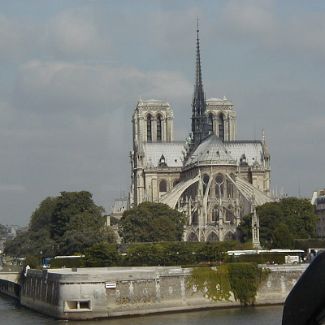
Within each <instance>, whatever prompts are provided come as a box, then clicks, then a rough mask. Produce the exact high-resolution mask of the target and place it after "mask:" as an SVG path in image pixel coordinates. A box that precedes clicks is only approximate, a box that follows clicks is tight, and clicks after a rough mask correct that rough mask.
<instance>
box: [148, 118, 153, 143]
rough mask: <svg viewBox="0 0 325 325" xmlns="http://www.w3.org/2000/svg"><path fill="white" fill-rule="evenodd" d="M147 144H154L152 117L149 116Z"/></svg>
mask: <svg viewBox="0 0 325 325" xmlns="http://www.w3.org/2000/svg"><path fill="white" fill-rule="evenodd" d="M147 142H152V117H151V115H150V114H149V115H148V116H147Z"/></svg>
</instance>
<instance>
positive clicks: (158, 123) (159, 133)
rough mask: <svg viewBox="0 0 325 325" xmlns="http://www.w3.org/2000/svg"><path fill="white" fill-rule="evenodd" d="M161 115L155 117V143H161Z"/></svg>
mask: <svg viewBox="0 0 325 325" xmlns="http://www.w3.org/2000/svg"><path fill="white" fill-rule="evenodd" d="M161 124H162V121H161V115H158V117H157V141H161V140H162V135H161Z"/></svg>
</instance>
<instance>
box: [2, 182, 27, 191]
mask: <svg viewBox="0 0 325 325" xmlns="http://www.w3.org/2000/svg"><path fill="white" fill-rule="evenodd" d="M24 191H26V188H25V186H23V185H20V184H0V192H24Z"/></svg>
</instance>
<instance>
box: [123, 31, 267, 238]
mask: <svg viewBox="0 0 325 325" xmlns="http://www.w3.org/2000/svg"><path fill="white" fill-rule="evenodd" d="M194 89H195V90H194V95H193V101H192V123H191V124H192V125H191V135H190V137H189V138H187V139H186V140H185V141H175V140H174V137H173V118H174V113H173V110H172V108H171V106H170V105H169V104H168V103H167V102H164V101H161V100H140V101H139V102H138V103H137V106H136V108H135V111H134V114H133V118H132V124H133V151H132V152H131V164H132V166H131V168H132V176H131V191H130V196H129V202H128V206H130V207H132V206H136V205H138V204H140V203H141V202H144V201H152V202H162V203H165V204H167V205H169V206H170V207H172V208H176V209H178V210H179V211H182V212H184V213H185V214H186V216H187V220H188V222H187V226H186V229H185V231H184V240H185V241H219V240H220V241H223V240H227V239H232V238H234V236H235V234H236V229H237V226H238V225H239V223H240V221H241V220H242V218H243V216H244V215H246V214H248V213H250V212H252V211H254V207H255V206H257V205H261V204H264V203H266V202H269V201H272V198H271V197H270V153H269V151H268V147H267V144H266V141H265V137H264V135H263V137H262V140H261V141H256V140H254V141H250V140H237V139H236V123H237V121H236V111H235V109H234V105H233V104H232V102H231V101H229V100H228V99H227V98H225V97H224V98H222V99H221V98H211V99H205V94H204V90H203V83H202V73H201V59H200V42H199V30H198V29H197V39H196V69H195V88H194Z"/></svg>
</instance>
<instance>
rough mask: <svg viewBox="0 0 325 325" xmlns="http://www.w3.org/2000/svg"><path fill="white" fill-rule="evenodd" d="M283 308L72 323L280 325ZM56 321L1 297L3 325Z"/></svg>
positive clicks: (28, 324) (215, 311) (46, 324)
mask: <svg viewBox="0 0 325 325" xmlns="http://www.w3.org/2000/svg"><path fill="white" fill-rule="evenodd" d="M281 317H282V306H269V307H257V308H253V307H252V308H242V309H240V308H233V309H223V310H220V309H215V310H207V311H198V312H186V313H174V314H160V315H150V316H144V317H133V318H118V319H105V320H96V321H83V322H69V323H70V324H72V325H94V324H96V325H130V324H132V325H167V324H171V325H174V324H175V325H212V324H213V325H215V324H220V325H238V324H240V325H280V324H281ZM66 323H67V322H66V321H59V320H55V319H53V318H50V317H46V316H44V315H41V314H39V313H36V312H33V311H31V310H28V309H26V308H24V307H22V306H19V305H18V304H17V303H16V302H15V300H13V299H11V298H7V297H5V296H1V295H0V324H1V325H5V324H8V325H9V324H10V325H18V324H24V325H34V324H45V325H54V324H55V325H60V324H66Z"/></svg>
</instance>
